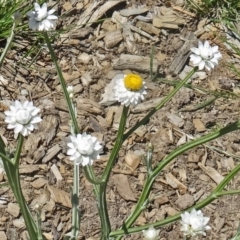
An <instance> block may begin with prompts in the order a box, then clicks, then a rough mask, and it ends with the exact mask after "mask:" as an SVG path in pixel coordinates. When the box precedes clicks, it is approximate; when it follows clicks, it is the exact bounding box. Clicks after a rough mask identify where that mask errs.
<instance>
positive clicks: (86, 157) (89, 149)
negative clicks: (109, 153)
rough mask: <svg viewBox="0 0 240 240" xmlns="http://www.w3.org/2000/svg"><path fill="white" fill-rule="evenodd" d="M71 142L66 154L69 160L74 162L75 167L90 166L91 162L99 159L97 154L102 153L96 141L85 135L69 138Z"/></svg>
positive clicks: (94, 138)
mask: <svg viewBox="0 0 240 240" xmlns="http://www.w3.org/2000/svg"><path fill="white" fill-rule="evenodd" d="M70 139H71V142H69V143H68V144H67V145H68V147H69V149H68V151H67V154H68V155H70V160H72V161H75V163H76V164H77V165H79V164H82V165H83V166H86V165H88V164H89V165H92V164H93V160H95V159H99V158H100V156H99V153H101V151H102V146H101V145H100V143H99V142H98V141H97V138H96V137H92V136H90V135H87V134H86V133H83V134H77V136H76V137H75V136H70Z"/></svg>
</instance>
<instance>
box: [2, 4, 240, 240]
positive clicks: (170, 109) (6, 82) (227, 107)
mask: <svg viewBox="0 0 240 240" xmlns="http://www.w3.org/2000/svg"><path fill="white" fill-rule="evenodd" d="M104 2H105V1H98V2H95V1H94V3H93V1H84V3H82V2H81V1H75V4H71V3H70V2H67V1H66V2H63V1H60V3H59V4H58V5H57V6H55V8H56V9H57V10H58V11H57V13H58V14H59V16H60V20H59V23H58V27H57V29H58V30H61V29H64V30H65V32H63V33H61V34H60V36H57V37H56V38H55V41H54V48H55V52H56V54H57V56H58V60H59V63H60V66H61V68H62V71H63V74H64V77H65V80H66V82H67V84H68V85H73V86H74V89H75V91H76V94H75V95H76V103H77V108H78V121H79V126H81V128H82V129H83V131H87V132H90V133H92V134H93V135H95V136H97V137H98V139H99V141H101V143H102V144H103V145H104V152H103V154H102V155H101V159H100V160H98V161H96V162H95V163H94V166H93V167H94V170H95V171H96V173H97V174H100V173H101V172H102V170H103V168H104V166H105V165H106V162H107V159H108V155H109V153H110V151H111V149H112V147H113V144H114V140H115V137H116V130H117V127H118V124H119V117H120V114H121V106H119V104H117V103H116V104H113V105H111V106H106V105H105V106H103V105H101V104H99V102H100V101H101V100H102V94H103V93H104V89H105V87H106V85H107V84H108V83H110V81H111V79H112V78H113V77H114V76H115V75H116V74H117V73H119V72H123V73H128V72H132V71H133V72H135V73H138V74H140V75H141V76H142V77H143V78H144V80H145V82H146V85H147V87H148V95H147V97H146V100H145V101H150V100H155V103H151V102H150V103H149V104H148V105H146V104H145V103H143V104H141V105H140V106H139V107H138V108H136V109H132V110H131V113H130V116H129V120H128V122H127V128H130V127H131V126H133V125H134V124H135V123H136V122H137V121H138V120H139V119H141V118H142V117H143V116H145V114H146V113H147V112H148V111H149V109H151V108H152V107H153V106H154V105H155V104H156V103H158V102H160V99H161V98H162V97H164V96H166V95H167V94H168V93H169V92H170V91H171V90H172V89H173V86H172V84H171V83H172V82H167V81H169V80H177V79H178V74H179V73H181V72H182V68H184V67H185V66H188V65H189V62H188V59H187V60H186V61H184V56H185V55H181V49H182V46H183V45H184V43H185V42H187V43H189V44H196V43H197V41H195V39H193V40H192V39H189V38H188V37H186V36H188V35H187V34H189V33H195V35H196V39H197V38H199V39H201V40H209V41H210V43H211V44H217V45H218V46H219V48H220V50H221V52H222V54H223V59H222V61H221V64H220V65H219V66H218V67H217V68H216V69H215V70H214V71H212V72H207V73H206V76H205V75H204V73H201V75H200V77H202V78H203V79H200V77H199V76H197V77H195V78H194V79H192V80H191V81H190V82H189V83H190V84H192V86H194V88H183V89H181V91H180V92H179V93H178V94H177V95H176V96H175V97H174V98H173V99H172V100H171V101H170V102H169V103H168V104H167V105H166V106H165V107H164V108H162V109H161V110H160V111H158V112H157V113H156V114H155V115H154V116H153V117H152V118H151V119H150V121H149V122H148V123H147V124H146V125H144V126H142V127H141V128H140V129H138V130H137V131H136V133H134V134H132V135H131V136H130V137H129V138H128V139H127V140H126V141H125V142H124V144H123V147H122V148H121V150H120V153H119V157H118V159H117V161H116V164H115V166H114V168H113V172H112V175H111V178H110V181H109V184H108V194H107V199H108V206H109V215H110V218H111V223H112V229H118V228H119V227H120V226H121V224H122V222H123V220H124V219H125V218H126V217H127V216H128V214H129V213H130V212H131V209H132V208H133V207H134V205H135V203H136V200H137V199H138V197H139V195H140V193H141V189H142V186H143V183H144V179H145V177H146V167H145V163H144V161H143V159H142V155H143V154H144V153H145V149H146V146H147V144H148V143H149V142H151V143H152V144H153V145H154V156H153V164H154V165H155V166H156V165H157V163H158V162H160V161H161V160H162V159H163V158H164V156H166V154H168V153H170V152H171V151H172V150H173V149H175V148H176V147H177V146H179V145H181V144H183V143H185V142H186V141H189V140H191V139H192V138H197V137H199V136H202V135H205V134H207V133H209V132H212V131H213V130H214V129H217V128H219V127H223V126H226V125H227V124H229V123H231V122H234V121H236V120H238V119H239V106H240V101H239V98H238V97H237V96H233V94H236V95H237V94H239V82H238V80H239V79H238V77H237V76H236V75H235V74H234V73H233V72H232V71H231V70H230V68H229V67H228V65H229V64H230V63H234V64H235V66H236V67H237V68H238V67H239V59H238V58H237V56H234V55H233V54H232V52H231V51H229V50H227V48H226V46H225V45H224V44H223V43H222V41H221V40H220V37H221V36H224V33H222V32H221V29H222V28H221V26H219V25H218V26H213V25H210V24H208V23H206V21H205V23H206V24H207V25H206V26H207V27H206V26H204V27H203V25H202V24H200V25H199V22H200V20H201V19H197V18H196V17H194V15H193V14H192V13H190V12H186V11H185V12H184V6H183V5H181V3H180V4H179V5H178V4H176V2H171V1H170V2H169V1H168V2H167V3H164V2H162V1H152V0H149V1H135V0H130V1H128V2H125V1H121V2H120V3H118V4H115V5H114V6H111V7H109V9H107V8H103V9H104V10H103V15H100V14H99V15H98V14H97V13H98V12H97V11H99V9H102V7H101V6H102V5H103V3H104ZM110 2H113V1H110ZM115 2H117V1H115ZM143 2H144V3H145V8H147V10H146V11H143V13H137V14H136V15H134V16H132V15H131V16H127V17H126V20H127V22H128V23H129V25H123V24H122V23H121V24H119V22H118V21H115V23H114V22H113V21H111V17H112V15H113V13H114V11H118V12H120V11H121V10H124V9H128V8H133V9H139V8H140V7H141V8H143ZM93 4H95V7H93V8H91V6H92V5H93ZM105 7H106V5H105ZM91 9H93V10H92V12H91V11H90V10H91ZM87 10H88V11H90V12H89V13H88V14H86V11H87ZM150 13H151V14H153V15H154V14H155V15H154V16H160V14H161V15H162V16H163V18H167V17H169V15H171V16H172V15H173V16H177V17H178V18H180V19H181V20H179V19H178V21H180V24H176V22H177V20H176V19H175V20H174V21H175V23H174V21H173V20H172V21H173V22H171V24H172V25H171V26H167V27H166V25H165V26H164V28H156V29H154V30H151V31H152V33H150V34H149V33H148V34H149V36H150V37H149V36H148V35H145V36H143V35H142V33H140V32H136V30H133V28H132V29H131V30H129V28H130V27H129V26H130V25H131V26H136V25H137V24H139V23H137V22H138V21H140V20H137V19H136V18H135V17H136V16H144V17H146V16H150V17H151V14H150ZM93 14H95V15H94V17H91V16H92V15H93ZM123 15H124V14H123ZM167 15H168V16H167ZM87 17H91V19H89V18H87ZM103 18H105V20H103V21H100V22H96V20H98V19H103ZM168 21H169V20H168ZM181 21H184V24H183V23H182V22H181ZM87 22H91V23H92V22H94V23H93V24H89V25H88V26H85V25H82V24H85V23H87ZM163 23H164V21H163ZM163 23H162V24H163ZM201 23H203V22H201ZM149 24H150V26H152V20H151V21H150V22H149ZM174 24H175V25H174ZM173 25H174V26H173ZM137 26H140V25H137ZM148 28H149V26H148ZM126 29H127V30H126ZM111 31H116V32H114V34H113V33H112V32H111ZM151 31H150V32H151ZM126 32H127V33H126ZM111 34H113V35H111ZM118 34H119V35H118ZM109 36H110V37H109ZM113 36H114V37H113ZM35 39H36V37H35V35H34V34H33V33H31V34H29V33H25V35H24V37H23V36H22V35H20V34H17V35H16V38H15V45H14V47H13V49H12V50H11V51H10V52H9V54H8V56H7V58H6V61H5V63H4V66H3V68H2V71H1V74H2V76H3V80H2V83H1V86H0V91H1V101H0V103H1V110H2V111H1V113H0V121H1V123H2V124H1V128H0V133H1V135H2V136H4V137H5V140H6V142H7V143H8V146H9V149H10V150H14V147H15V146H16V142H15V141H14V138H13V134H12V132H10V131H8V130H7V129H6V124H5V123H4V113H3V112H4V110H6V109H7V108H8V106H9V105H10V103H11V101H12V100H15V99H19V100H25V99H31V100H33V101H34V104H35V105H36V106H38V107H39V108H41V110H42V112H41V113H42V118H43V121H42V123H41V125H40V128H39V130H37V131H35V133H34V134H32V135H30V136H29V137H28V138H27V139H26V141H25V143H24V150H23V154H22V158H21V168H20V173H21V180H22V186H23V192H24V196H25V198H26V200H27V202H28V204H29V205H30V206H31V208H32V209H33V208H34V206H35V205H36V204H37V203H38V204H42V206H43V212H42V219H43V231H44V232H45V233H47V235H46V236H47V237H48V238H49V239H54V240H59V239H62V236H63V235H64V234H65V233H67V232H69V229H70V227H71V214H70V209H71V202H70V191H71V187H72V181H73V166H72V163H71V162H70V161H69V159H68V157H67V155H66V149H67V148H66V142H67V139H66V137H67V136H68V135H69V134H70V132H69V117H68V114H67V108H66V104H65V103H64V99H63V94H62V91H61V88H60V85H59V81H58V77H57V74H56V71H55V69H54V66H53V63H52V62H51V58H50V55H49V53H48V51H47V50H46V48H41V50H40V51H39V52H38V51H37V50H36V49H37V48H34V49H32V50H31V55H30V56H27V57H26V55H25V54H26V52H27V51H28V50H29V49H30V48H31V46H32V45H34V44H35V46H36V42H34V41H35ZM38 44H39V45H38ZM41 44H42V43H41V42H37V47H38V48H39V47H40V46H41ZM2 45H3V46H4V43H2ZM152 46H154V50H153V56H154V59H156V60H154V67H156V66H159V74H158V78H160V77H161V78H164V79H165V80H166V81H160V82H159V81H158V78H157V79H155V81H154V82H152V81H151V76H150V72H149V66H150V60H149V59H150V57H149V56H150V53H151V51H152ZM188 53H189V52H188ZM188 53H187V54H188ZM122 54H130V55H136V56H141V57H146V58H148V61H147V63H142V62H141V61H140V63H137V62H134V61H135V60H134V59H132V58H131V57H130V62H127V63H125V64H120V63H119V58H120V57H121V56H122V58H123V59H126V58H127V57H126V56H125V57H124V55H122ZM179 54H180V59H181V58H182V61H181V64H180V65H181V66H182V68H181V69H180V70H179V72H177V73H176V72H175V73H174V71H175V70H176V67H175V65H172V63H173V60H175V59H176V58H177V56H179ZM141 64H143V65H141ZM138 66H140V67H138ZM136 69H138V70H137V71H134V70H136ZM143 69H145V70H144V71H143ZM155 72H156V68H155V71H154V74H155ZM197 87H198V88H197ZM203 90H208V91H211V93H210V92H208V93H206V92H204V91H203ZM219 94H220V97H219ZM214 95H215V96H218V98H217V99H216V100H215V101H214V102H213V103H212V104H211V105H208V106H206V107H204V108H201V109H200V108H198V106H199V104H201V103H204V102H205V101H207V100H210V99H212V98H213V97H214ZM239 142H240V138H239V132H234V133H231V134H228V135H225V136H224V137H221V138H219V139H217V140H214V141H212V142H210V143H208V144H207V145H204V146H200V147H197V148H194V149H192V150H191V151H188V152H186V153H185V154H183V155H181V156H179V157H177V158H176V159H174V161H173V162H172V163H171V164H169V165H168V166H167V167H166V168H165V169H164V171H163V172H162V173H161V174H160V175H159V177H158V179H157V181H156V183H155V184H154V187H153V190H152V194H151V197H152V198H153V200H152V201H151V203H150V204H149V205H148V206H147V208H146V210H145V211H144V213H143V214H142V215H141V216H140V217H139V219H138V220H137V222H136V224H135V225H136V226H137V225H142V224H144V223H150V222H155V221H157V220H161V219H164V218H165V217H167V216H171V215H173V214H175V213H177V212H180V211H182V210H184V209H185V208H187V207H190V206H192V205H193V204H194V203H196V202H198V201H199V200H202V199H204V198H206V196H208V195H209V194H210V193H211V191H212V190H213V189H214V188H215V187H216V185H217V184H216V182H218V181H219V179H221V176H225V175H227V174H228V172H229V171H230V170H231V169H233V167H234V166H236V165H237V164H238V161H239V159H240V147H239ZM126 156H127V157H128V159H130V160H132V161H133V162H134V163H136V166H137V167H136V169H132V168H131V167H130V166H129V165H128V164H127V162H126V160H128V159H126ZM214 170H215V171H214ZM177 180H178V181H180V183H179V182H177ZM5 181H6V177H5V175H4V173H1V174H0V182H5ZM239 185H240V179H239V175H237V177H236V178H235V179H234V180H233V181H232V182H231V184H230V185H229V186H228V189H238V188H239ZM123 186H124V188H123ZM80 188H81V192H80V209H81V212H82V216H81V218H82V220H81V232H80V236H79V239H89V240H90V239H96V240H97V239H99V238H100V237H99V234H100V221H99V217H98V212H97V208H96V202H95V198H94V195H93V191H92V190H93V188H92V185H91V184H89V183H88V182H87V181H86V179H85V177H84V176H83V174H82V173H81V183H80ZM0 197H1V198H0V199H1V204H0V233H1V235H0V236H1V237H0V239H1V240H2V239H11V240H13V239H26V236H25V229H24V223H23V220H22V218H21V214H20V211H19V208H18V206H17V203H16V201H15V199H14V197H13V194H12V193H11V190H10V189H9V188H8V187H2V188H0ZM239 203H240V198H239V196H237V195H233V196H225V197H221V198H220V199H217V200H215V201H214V202H213V203H211V204H209V205H208V206H207V207H205V208H204V209H203V212H204V214H205V215H206V216H208V217H210V219H211V220H210V226H211V227H212V230H211V231H210V232H208V234H207V237H206V239H222V240H224V239H230V238H231V237H232V236H233V234H234V233H235V232H236V229H237V227H238V224H239V219H240V213H239V207H240V206H239ZM179 228H180V224H179V223H174V224H170V225H168V226H165V227H163V228H162V229H161V232H160V239H170V240H171V239H183V237H182V234H181V232H180V231H179ZM6 236H7V238H6ZM124 239H143V237H142V235H141V234H135V235H131V236H126V237H125V238H124Z"/></svg>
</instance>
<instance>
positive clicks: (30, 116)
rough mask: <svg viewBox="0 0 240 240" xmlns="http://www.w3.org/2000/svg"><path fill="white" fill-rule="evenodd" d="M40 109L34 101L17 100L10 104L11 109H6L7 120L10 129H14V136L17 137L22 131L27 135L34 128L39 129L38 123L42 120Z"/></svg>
mask: <svg viewBox="0 0 240 240" xmlns="http://www.w3.org/2000/svg"><path fill="white" fill-rule="evenodd" d="M39 112H40V109H39V108H37V107H35V106H33V102H29V101H25V102H24V103H21V102H19V101H18V100H16V101H15V102H14V104H13V105H11V106H10V111H6V112H5V115H6V118H5V122H6V123H8V126H7V128H8V129H14V138H17V136H18V134H19V133H21V134H22V135H23V136H27V135H28V134H30V133H31V132H32V131H33V130H34V129H37V128H38V127H37V124H38V123H39V122H41V121H42V119H41V118H40V117H39V116H38V113H39Z"/></svg>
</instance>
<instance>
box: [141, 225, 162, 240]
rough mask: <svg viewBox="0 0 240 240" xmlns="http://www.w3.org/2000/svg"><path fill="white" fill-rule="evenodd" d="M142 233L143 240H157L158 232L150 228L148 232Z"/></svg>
mask: <svg viewBox="0 0 240 240" xmlns="http://www.w3.org/2000/svg"><path fill="white" fill-rule="evenodd" d="M142 232H143V236H144V239H145V240H157V239H158V234H159V232H160V230H155V228H154V227H150V228H149V229H148V230H142Z"/></svg>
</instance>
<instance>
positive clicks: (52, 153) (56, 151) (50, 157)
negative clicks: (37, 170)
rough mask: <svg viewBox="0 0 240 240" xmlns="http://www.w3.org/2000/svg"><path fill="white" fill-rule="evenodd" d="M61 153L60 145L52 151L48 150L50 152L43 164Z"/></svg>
mask: <svg viewBox="0 0 240 240" xmlns="http://www.w3.org/2000/svg"><path fill="white" fill-rule="evenodd" d="M60 151H61V148H60V146H59V145H58V144H56V145H55V146H53V147H51V148H50V149H48V151H47V153H46V156H45V157H44V158H43V160H42V162H43V163H47V162H48V161H50V160H51V159H52V158H53V157H54V156H56V155H57V154H58V153H59V152H60Z"/></svg>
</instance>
